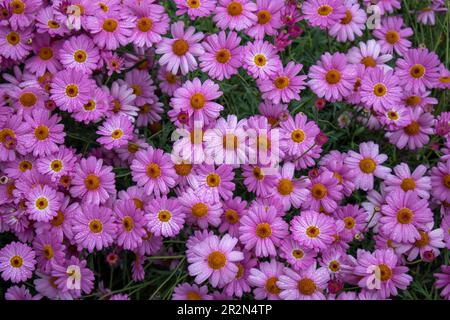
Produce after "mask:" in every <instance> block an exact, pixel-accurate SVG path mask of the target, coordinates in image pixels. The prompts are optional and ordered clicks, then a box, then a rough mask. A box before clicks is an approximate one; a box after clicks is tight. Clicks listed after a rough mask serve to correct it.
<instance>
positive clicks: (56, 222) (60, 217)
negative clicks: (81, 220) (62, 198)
mask: <svg viewBox="0 0 450 320" xmlns="http://www.w3.org/2000/svg"><path fill="white" fill-rule="evenodd" d="M63 222H64V213H63V212H62V211H61V210H58V211H57V213H56V216H55V217H54V218H53V219H52V220H50V224H51V225H52V226H54V227H59V226H60V225H62V224H63Z"/></svg>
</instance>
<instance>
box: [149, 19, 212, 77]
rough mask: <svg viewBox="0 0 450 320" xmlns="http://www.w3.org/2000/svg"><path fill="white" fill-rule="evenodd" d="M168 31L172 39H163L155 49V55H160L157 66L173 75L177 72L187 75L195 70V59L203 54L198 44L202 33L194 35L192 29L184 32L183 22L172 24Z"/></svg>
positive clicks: (193, 29)
mask: <svg viewBox="0 0 450 320" xmlns="http://www.w3.org/2000/svg"><path fill="white" fill-rule="evenodd" d="M170 29H171V34H172V39H170V38H163V39H162V41H161V42H159V43H158V46H157V48H156V53H157V54H160V55H162V56H161V58H160V59H159V64H160V65H161V66H166V69H167V70H168V71H170V72H172V73H173V74H177V73H178V70H181V73H182V74H187V73H188V72H189V71H193V70H195V69H196V68H197V61H196V60H195V57H198V56H201V55H202V54H204V53H205V51H204V49H203V47H202V45H201V44H200V43H198V42H199V41H200V40H202V39H203V33H201V32H198V33H195V28H194V27H189V28H187V30H186V31H184V22H183V21H178V22H176V23H173V24H172V25H171V27H170Z"/></svg>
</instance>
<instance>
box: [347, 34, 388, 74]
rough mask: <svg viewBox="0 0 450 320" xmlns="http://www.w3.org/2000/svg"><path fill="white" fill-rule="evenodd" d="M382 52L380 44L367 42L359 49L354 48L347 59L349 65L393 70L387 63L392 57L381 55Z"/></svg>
mask: <svg viewBox="0 0 450 320" xmlns="http://www.w3.org/2000/svg"><path fill="white" fill-rule="evenodd" d="M380 52H381V46H380V44H379V43H378V42H377V41H375V40H373V39H371V40H369V41H367V42H360V43H359V45H358V46H357V47H352V48H351V49H350V50H349V51H348V53H347V59H348V62H349V63H352V64H362V65H364V66H365V67H366V68H375V67H381V68H382V69H383V70H384V69H391V68H390V67H388V66H387V65H386V62H388V61H390V60H391V59H392V55H390V54H380Z"/></svg>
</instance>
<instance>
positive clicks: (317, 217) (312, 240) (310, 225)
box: [290, 210, 336, 250]
mask: <svg viewBox="0 0 450 320" xmlns="http://www.w3.org/2000/svg"><path fill="white" fill-rule="evenodd" d="M290 229H291V233H292V238H293V239H294V240H296V241H298V242H299V244H300V245H303V246H305V248H307V249H315V250H324V249H326V248H327V246H329V245H330V244H331V243H333V241H334V240H335V238H334V235H335V234H336V225H335V222H334V220H333V218H331V217H328V216H326V215H325V214H322V213H317V212H315V211H311V210H307V211H303V212H302V213H301V214H300V216H296V217H294V219H292V220H291V228H290Z"/></svg>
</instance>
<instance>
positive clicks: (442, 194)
mask: <svg viewBox="0 0 450 320" xmlns="http://www.w3.org/2000/svg"><path fill="white" fill-rule="evenodd" d="M431 194H432V195H433V198H435V199H437V200H439V201H445V202H447V203H450V159H449V160H447V161H446V162H438V164H437V165H436V166H435V167H434V168H433V169H431Z"/></svg>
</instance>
